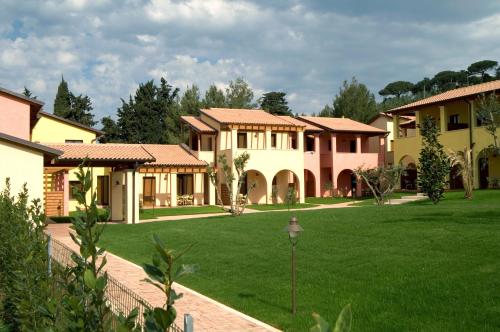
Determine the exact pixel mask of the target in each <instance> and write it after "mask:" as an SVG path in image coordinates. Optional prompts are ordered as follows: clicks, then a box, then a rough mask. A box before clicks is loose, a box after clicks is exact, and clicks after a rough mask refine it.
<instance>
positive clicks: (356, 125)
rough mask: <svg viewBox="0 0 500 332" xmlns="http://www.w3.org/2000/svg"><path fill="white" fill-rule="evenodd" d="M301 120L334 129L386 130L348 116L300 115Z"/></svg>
mask: <svg viewBox="0 0 500 332" xmlns="http://www.w3.org/2000/svg"><path fill="white" fill-rule="evenodd" d="M299 119H300V120H304V121H307V122H310V123H312V124H314V125H316V126H319V127H322V128H324V129H326V130H332V131H348V132H362V133H374V134H377V133H380V134H383V133H385V131H384V130H382V129H379V128H375V127H372V126H369V125H367V124H364V123H361V122H358V121H354V120H351V119H347V118H326V117H316V116H300V117H299Z"/></svg>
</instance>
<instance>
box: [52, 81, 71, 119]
mask: <svg viewBox="0 0 500 332" xmlns="http://www.w3.org/2000/svg"><path fill="white" fill-rule="evenodd" d="M70 109H71V93H70V91H69V88H68V83H67V82H66V81H65V80H64V77H61V83H59V86H58V87H57V94H56V98H55V100H54V114H55V115H57V116H60V117H62V118H66V114H68V113H69V111H70Z"/></svg>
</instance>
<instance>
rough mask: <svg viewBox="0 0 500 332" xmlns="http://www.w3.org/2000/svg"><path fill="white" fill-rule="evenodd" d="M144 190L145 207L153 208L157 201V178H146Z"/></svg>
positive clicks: (144, 179)
mask: <svg viewBox="0 0 500 332" xmlns="http://www.w3.org/2000/svg"><path fill="white" fill-rule="evenodd" d="M142 181H143V190H142V204H143V206H153V205H154V202H155V199H156V178H155V177H144V178H143V180H142Z"/></svg>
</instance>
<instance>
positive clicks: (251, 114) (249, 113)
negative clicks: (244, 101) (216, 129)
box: [201, 108, 293, 126]
mask: <svg viewBox="0 0 500 332" xmlns="http://www.w3.org/2000/svg"><path fill="white" fill-rule="evenodd" d="M201 113H203V114H205V115H207V116H208V117H210V118H212V119H214V120H215V121H217V122H219V123H222V124H248V125H276V126H290V125H292V124H291V123H290V122H288V121H286V120H284V119H280V118H279V117H278V116H275V115H272V114H270V113H267V112H265V111H263V110H250V109H239V108H238V109H237V108H234V109H233V108H209V109H202V110H201ZM292 126H293V125H292Z"/></svg>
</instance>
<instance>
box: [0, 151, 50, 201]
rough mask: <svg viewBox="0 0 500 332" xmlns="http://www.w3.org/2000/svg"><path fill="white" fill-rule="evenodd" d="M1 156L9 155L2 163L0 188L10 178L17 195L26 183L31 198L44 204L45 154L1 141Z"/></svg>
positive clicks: (12, 188) (0, 167) (12, 190)
mask: <svg viewBox="0 0 500 332" xmlns="http://www.w3.org/2000/svg"><path fill="white" fill-rule="evenodd" d="M0 156H8V157H7V158H5V160H2V162H1V163H0V188H4V187H5V179H6V178H10V183H11V194H12V195H17V194H18V193H19V192H20V191H21V189H22V187H23V184H24V183H26V184H27V188H28V194H29V200H30V201H31V200H32V199H36V198H38V199H40V200H41V203H42V204H43V199H44V197H43V154H42V153H41V152H35V151H33V150H30V149H27V148H24V147H20V146H18V145H14V144H11V143H7V142H4V141H0ZM42 206H43V205H42Z"/></svg>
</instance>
